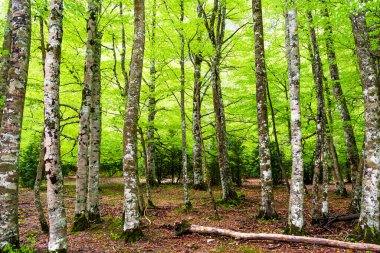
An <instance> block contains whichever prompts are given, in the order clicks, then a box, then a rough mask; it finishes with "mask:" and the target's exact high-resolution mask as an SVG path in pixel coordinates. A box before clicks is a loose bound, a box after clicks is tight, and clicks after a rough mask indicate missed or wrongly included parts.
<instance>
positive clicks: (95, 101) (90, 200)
mask: <svg viewBox="0 0 380 253" xmlns="http://www.w3.org/2000/svg"><path fill="white" fill-rule="evenodd" d="M101 4H102V3H101V1H100V0H93V1H92V2H90V3H89V9H90V13H91V16H92V15H93V16H94V20H92V21H91V22H94V21H95V23H92V24H91V25H93V26H95V27H94V28H92V29H93V32H94V38H93V43H94V46H93V54H94V55H93V57H94V61H93V64H92V68H93V69H92V80H91V84H92V85H91V86H92V87H91V106H90V148H89V150H88V157H89V158H88V159H89V160H88V162H89V166H88V193H87V213H88V219H89V221H91V222H95V223H98V222H100V221H101V220H100V213H99V168H100V144H101V132H102V121H101V120H102V113H101V111H102V110H101V104H100V91H101V71H100V64H101V55H102V52H101V39H102V34H101V33H100V32H99V31H98V25H97V22H99V21H98V20H99V15H100V13H101Z"/></svg>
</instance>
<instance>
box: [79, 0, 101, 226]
mask: <svg viewBox="0 0 380 253" xmlns="http://www.w3.org/2000/svg"><path fill="white" fill-rule="evenodd" d="M100 4H101V3H100V1H89V3H88V14H89V15H88V16H89V19H88V21H87V44H86V63H85V75H84V76H85V77H84V83H83V90H82V105H81V110H80V115H79V117H80V120H79V135H78V170H77V181H76V205H75V220H74V224H73V231H81V230H84V229H86V228H87V227H88V226H89V222H88V209H87V206H88V203H87V195H88V194H90V191H89V186H90V184H89V161H90V159H89V158H90V157H92V171H91V179H92V180H91V190H92V192H91V194H94V193H95V192H94V190H95V191H97V190H96V189H95V187H94V186H92V185H94V184H96V182H94V181H96V178H95V177H96V173H97V172H96V171H94V163H95V166H97V167H98V165H96V163H98V162H99V157H98V154H94V153H89V151H91V152H94V151H95V150H96V149H98V148H99V146H98V148H96V147H94V146H91V145H90V144H91V140H90V139H91V137H92V140H93V141H94V142H93V143H92V144H93V145H94V144H95V145H99V143H97V142H98V141H97V140H96V139H99V137H98V136H99V131H100V123H98V122H97V121H98V120H100V115H99V112H100V109H99V105H96V104H99V103H100V100H99V95H100V93H99V91H98V90H99V88H98V87H93V86H99V85H100V76H99V75H100V73H99V71H100V67H99V64H100V59H99V57H100V46H99V44H100V41H99V32H98V28H97V26H98V25H97V24H98V16H99V13H100ZM93 91H96V92H97V94H96V95H95V94H92V93H93ZM95 98H96V100H97V101H93V100H94V99H95ZM95 106H97V108H96V110H97V113H96V114H95ZM92 117H94V118H93V119H94V120H95V121H93V120H92ZM91 122H92V123H93V124H92V125H91ZM91 126H92V127H94V128H92V129H90V127H91ZM92 131H95V133H94V135H92ZM96 132H98V133H96ZM94 138H95V139H94ZM95 142H96V143H95ZM95 170H96V169H95ZM93 205H94V203H93ZM95 205H96V203H95ZM97 212H98V211H97Z"/></svg>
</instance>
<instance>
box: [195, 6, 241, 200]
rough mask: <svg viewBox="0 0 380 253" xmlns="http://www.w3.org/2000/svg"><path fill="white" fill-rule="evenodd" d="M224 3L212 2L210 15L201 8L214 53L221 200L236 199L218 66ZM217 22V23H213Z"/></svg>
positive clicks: (220, 58) (212, 71) (213, 87)
mask: <svg viewBox="0 0 380 253" xmlns="http://www.w3.org/2000/svg"><path fill="white" fill-rule="evenodd" d="M226 8H227V7H226V1H225V0H223V1H218V0H216V1H214V4H213V6H212V11H211V15H210V17H209V15H207V13H206V11H205V3H204V6H202V13H203V22H204V25H205V27H206V30H207V33H208V36H209V39H210V41H211V44H212V47H213V49H214V50H215V53H214V55H213V57H212V59H211V82H212V97H213V106H214V115H215V131H216V140H217V145H218V164H219V170H220V181H221V185H222V194H223V200H227V201H228V200H233V199H236V198H237V193H236V191H235V189H234V186H233V182H232V175H231V168H230V167H229V163H228V153H227V133H226V115H225V111H224V103H223V95H222V87H221V85H222V82H221V78H220V64H221V60H222V47H223V44H224V43H226V42H227V41H228V40H226V39H225V38H224V35H225V25H226V11H227V10H226ZM216 20H217V22H215V21H216Z"/></svg>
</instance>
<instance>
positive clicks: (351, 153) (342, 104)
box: [322, 8, 360, 212]
mask: <svg viewBox="0 0 380 253" xmlns="http://www.w3.org/2000/svg"><path fill="white" fill-rule="evenodd" d="M322 14H323V15H324V16H325V17H326V18H327V25H326V27H325V29H324V33H325V36H326V53H327V58H328V62H329V70H330V78H331V82H332V83H333V86H334V88H333V93H334V97H335V99H336V101H337V102H338V110H339V114H340V118H341V120H342V121H343V131H344V137H345V142H346V148H347V156H348V163H349V166H350V169H351V181H352V186H353V187H352V189H353V192H355V190H360V189H356V188H355V182H356V177H357V172H356V170H357V167H358V161H359V152H358V148H357V146H356V139H355V134H354V129H353V127H352V124H351V116H350V112H349V111H348V108H347V103H346V98H345V97H344V96H343V90H342V86H341V85H340V77H339V69H338V64H337V59H336V54H335V45H334V40H333V38H332V36H333V30H332V27H331V24H330V21H329V18H330V16H329V12H328V9H327V8H325V9H324V10H323V13H322ZM351 206H352V204H351ZM354 212H355V211H354ZM356 212H359V210H356Z"/></svg>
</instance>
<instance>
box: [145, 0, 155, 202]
mask: <svg viewBox="0 0 380 253" xmlns="http://www.w3.org/2000/svg"><path fill="white" fill-rule="evenodd" d="M152 8H153V12H152V23H151V32H150V36H149V41H150V48H151V50H152V57H151V59H150V72H149V74H150V82H149V84H148V86H149V97H148V129H147V134H146V136H147V140H146V141H147V150H146V160H147V163H146V168H145V170H146V172H145V176H146V187H147V192H148V191H149V192H148V194H147V195H148V196H149V197H148V204H149V201H150V202H151V199H150V188H151V187H152V186H154V185H155V184H156V175H155V174H156V164H155V161H154V153H155V140H154V131H155V128H154V119H155V117H156V102H157V101H156V100H157V99H156V96H155V90H156V72H157V70H156V55H155V50H156V16H157V3H156V0H154V1H153V6H152ZM150 204H153V203H150Z"/></svg>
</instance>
